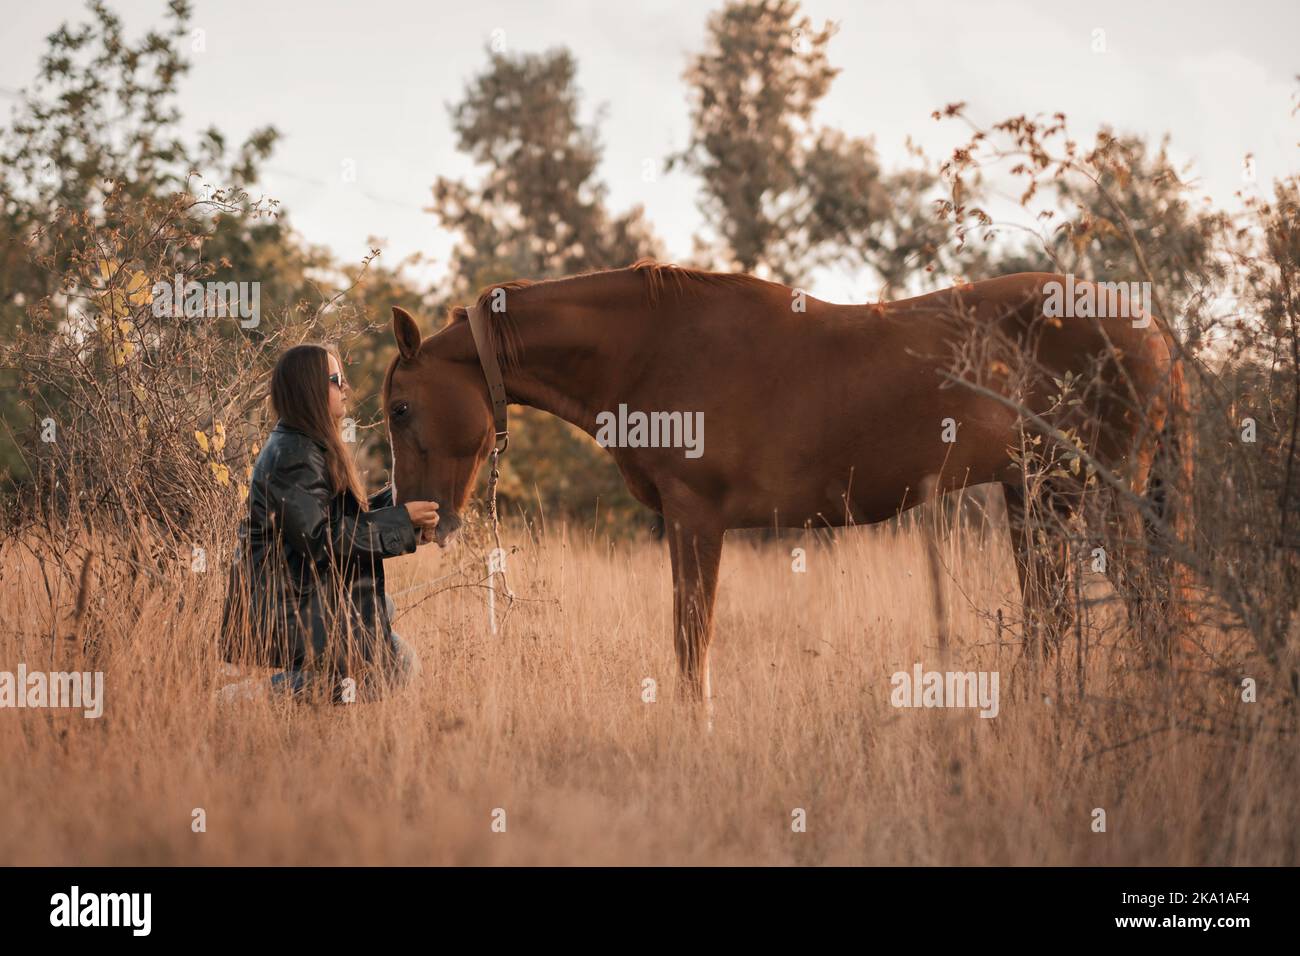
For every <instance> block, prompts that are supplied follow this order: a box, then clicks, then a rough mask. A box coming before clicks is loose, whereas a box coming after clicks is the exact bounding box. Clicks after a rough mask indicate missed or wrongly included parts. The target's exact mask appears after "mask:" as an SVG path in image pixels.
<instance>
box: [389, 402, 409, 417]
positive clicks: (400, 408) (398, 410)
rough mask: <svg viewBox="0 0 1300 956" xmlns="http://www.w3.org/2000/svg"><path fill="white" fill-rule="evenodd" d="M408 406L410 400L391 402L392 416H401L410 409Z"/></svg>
mask: <svg viewBox="0 0 1300 956" xmlns="http://www.w3.org/2000/svg"><path fill="white" fill-rule="evenodd" d="M410 408H411V403H410V402H395V403H394V404H393V418H394V419H398V418H401V417H403V416H404V415H405V414H406V413H407V412H408V411H410Z"/></svg>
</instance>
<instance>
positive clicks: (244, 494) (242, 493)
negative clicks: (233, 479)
mask: <svg viewBox="0 0 1300 956" xmlns="http://www.w3.org/2000/svg"><path fill="white" fill-rule="evenodd" d="M236 487H238V488H239V500H240V501H247V500H248V485H246V484H244V483H243V482H242V481H241V482H240V483H239V484H238V485H237V486H236Z"/></svg>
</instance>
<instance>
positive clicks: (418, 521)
mask: <svg viewBox="0 0 1300 956" xmlns="http://www.w3.org/2000/svg"><path fill="white" fill-rule="evenodd" d="M406 513H407V514H408V515H410V516H411V524H413V525H415V527H416V530H417V531H419V532H420V539H421V541H420V543H421V544H423V543H424V533H425V532H426V531H427V532H429V533H430V534H432V533H433V529H434V528H435V527H437V525H438V503H437V502H436V501H408V502H407V503H406Z"/></svg>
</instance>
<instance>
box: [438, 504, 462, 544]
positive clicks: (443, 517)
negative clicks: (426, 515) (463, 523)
mask: <svg viewBox="0 0 1300 956" xmlns="http://www.w3.org/2000/svg"><path fill="white" fill-rule="evenodd" d="M459 530H460V516H459V515H458V514H456V512H454V511H442V510H441V509H440V510H439V511H438V523H437V524H436V525H435V526H434V528H433V541H434V544H436V545H437V546H438V547H440V548H445V547H447V545H448V544H450V543H451V539H452V538H453V537H455V535H456V532H457V531H459Z"/></svg>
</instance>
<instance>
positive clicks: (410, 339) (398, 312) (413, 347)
mask: <svg viewBox="0 0 1300 956" xmlns="http://www.w3.org/2000/svg"><path fill="white" fill-rule="evenodd" d="M393 338H395V339H397V351H398V352H400V353H401V355H402V358H404V359H410V358H414V357H415V353H416V352H418V351H420V327H419V326H418V325H416V324H415V319H413V318H411V313H409V312H407V311H406V310H405V309H403V308H402V307H401V306H398V305H395V306H393Z"/></svg>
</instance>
